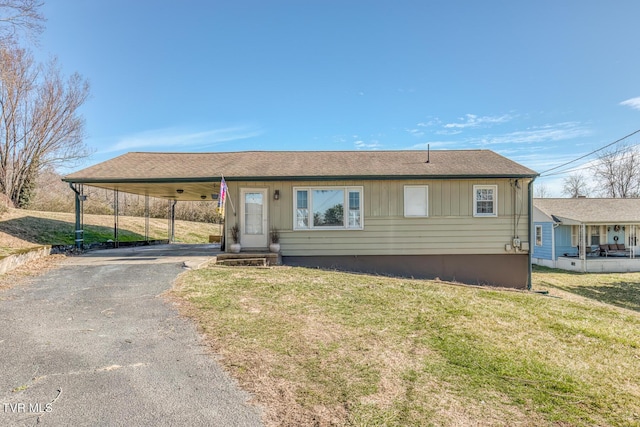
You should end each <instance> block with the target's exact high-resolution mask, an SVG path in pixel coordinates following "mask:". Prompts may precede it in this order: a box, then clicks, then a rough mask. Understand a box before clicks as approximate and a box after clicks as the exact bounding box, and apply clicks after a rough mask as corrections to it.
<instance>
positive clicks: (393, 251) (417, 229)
mask: <svg viewBox="0 0 640 427" xmlns="http://www.w3.org/2000/svg"><path fill="white" fill-rule="evenodd" d="M227 184H228V187H229V195H230V197H231V199H232V202H233V204H234V205H235V211H236V213H237V214H239V203H240V200H239V196H240V188H266V189H267V190H268V199H269V200H268V203H269V227H270V228H272V227H276V228H277V229H278V230H279V231H280V243H281V251H282V255H283V256H321V255H409V254H411V255H432V254H433V255H443V254H456V255H460V254H505V253H509V252H507V251H506V250H505V245H507V244H511V242H512V239H513V237H514V230H515V234H516V235H517V236H519V237H520V238H521V239H522V241H523V242H528V240H529V239H528V238H527V235H528V232H529V230H528V195H527V184H528V181H527V180H523V179H521V180H520V189H518V190H517V192H518V195H517V197H516V200H514V197H513V188H512V186H511V184H510V181H509V180H508V179H491V180H490V179H477V180H471V179H470V180H462V179H459V180H372V181H357V180H345V181H273V182H269V181H255V182H234V181H227ZM405 185H428V186H429V202H428V203H429V216H428V217H413V218H406V217H405V216H404V200H403V197H404V186H405ZM474 185H497V186H498V216H497V217H484V218H480V217H474V216H473V186H474ZM294 187H362V188H363V195H362V204H363V222H364V229H363V230H293V212H294V207H293V201H294V192H293V191H294ZM275 190H279V192H280V199H279V200H274V199H273V194H274V192H275ZM514 202H515V203H514ZM238 221H239V219H238V218H237V217H234V212H233V210H232V208H231V206H230V203H227V205H226V221H225V223H226V224H225V225H226V228H227V229H229V228H230V227H231V226H232V225H233V224H235V223H236V222H238ZM227 235H228V234H227Z"/></svg>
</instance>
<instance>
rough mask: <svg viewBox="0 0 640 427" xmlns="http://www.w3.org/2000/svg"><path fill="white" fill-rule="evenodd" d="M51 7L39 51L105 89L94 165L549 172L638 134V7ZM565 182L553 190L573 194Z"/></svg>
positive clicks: (76, 2)
mask: <svg viewBox="0 0 640 427" xmlns="http://www.w3.org/2000/svg"><path fill="white" fill-rule="evenodd" d="M43 12H44V14H45V15H46V17H47V19H48V22H47V24H46V27H47V28H46V31H45V32H44V34H43V35H42V38H41V43H40V46H39V47H36V48H34V49H35V51H36V52H37V54H38V55H39V56H40V55H42V57H43V58H44V57H45V56H46V55H49V54H53V55H56V56H57V57H58V58H59V60H60V62H61V64H62V66H63V69H64V71H65V73H67V74H70V73H71V72H74V71H78V72H79V73H80V74H82V75H83V76H84V77H86V78H87V79H89V81H90V82H91V88H92V90H91V93H92V95H91V98H90V99H89V101H88V102H87V103H86V105H85V106H84V107H83V110H82V113H83V115H84V117H85V118H86V129H87V133H88V138H87V140H86V142H87V145H88V146H89V147H90V148H91V149H93V150H94V154H93V155H92V157H91V158H90V159H88V160H87V161H86V162H84V163H83V164H82V165H80V166H79V167H85V166H88V165H90V164H93V163H97V162H99V161H103V160H106V159H109V158H112V157H115V156H116V155H119V154H122V153H125V152H127V151H187V152H199V151H239V150H367V149H378V150H403V149H423V148H424V149H426V147H427V144H430V146H431V149H475V148H487V149H491V150H494V151H496V152H498V153H500V154H503V155H505V156H507V157H509V158H511V159H513V160H515V161H517V162H520V163H522V164H524V165H526V166H528V167H531V168H533V169H534V170H536V171H538V172H542V171H544V170H546V169H549V168H551V167H553V166H556V165H559V164H561V163H563V162H565V161H567V160H570V159H573V158H575V157H578V156H580V155H583V154H585V153H588V152H590V151H591V150H594V149H596V148H599V147H601V146H603V145H605V144H608V143H610V142H612V141H614V140H616V139H618V138H620V137H622V136H624V135H626V134H629V133H631V132H633V131H635V130H637V129H640V43H639V42H638V40H640V39H639V36H638V17H639V16H640V2H639V1H637V0H621V1H618V0H612V1H605V0H602V1H594V0H553V1H548V0H536V1H526V2H524V1H512V0H509V1H506V0H505V1H494V0H486V1H472V0H469V1H455V0H453V1H445V0H442V1H427V0H422V1H402V0H399V1H348V0H341V1H333V0H323V1H314V0H291V1H278V0H274V1H265V0H261V1H244V0H234V1H224V2H223V1H214V0H210V1H204V0H189V1H186V0H185V1H177V0H174V1H167V0H154V1H146V0H145V1H143V0H135V1H133V0H109V1H87V0H55V1H54V0H49V1H47V3H46V4H45V6H44V9H43ZM639 135H640V134H639ZM634 138H635V137H634ZM634 138H631V139H630V140H629V141H628V142H629V143H633V144H637V143H638V142H640V141H638V139H640V138H635V139H634ZM587 160H589V159H585V161H587ZM561 178H562V176H555V177H550V178H545V179H540V180H539V181H538V182H543V183H546V185H547V186H548V187H549V189H551V190H552V193H553V194H554V195H557V196H559V195H560V194H559V182H560V181H561Z"/></svg>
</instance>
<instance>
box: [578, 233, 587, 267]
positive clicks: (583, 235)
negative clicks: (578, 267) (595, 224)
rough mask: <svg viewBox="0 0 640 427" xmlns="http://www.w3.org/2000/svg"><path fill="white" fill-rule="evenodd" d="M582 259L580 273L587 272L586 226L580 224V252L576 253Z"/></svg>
mask: <svg viewBox="0 0 640 427" xmlns="http://www.w3.org/2000/svg"><path fill="white" fill-rule="evenodd" d="M578 255H579V256H580V259H582V271H583V272H586V271H587V226H586V225H584V224H580V252H579V253H578Z"/></svg>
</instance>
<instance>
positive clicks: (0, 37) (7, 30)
mask: <svg viewBox="0 0 640 427" xmlns="http://www.w3.org/2000/svg"><path fill="white" fill-rule="evenodd" d="M43 4H44V3H43V2H42V1H39V0H0V47H1V46H6V45H8V44H11V43H12V42H15V41H16V39H17V35H18V33H19V32H20V31H23V32H24V33H26V34H27V36H28V37H30V38H31V39H32V40H33V39H34V38H35V36H37V35H39V34H40V33H42V31H43V30H44V21H45V18H44V16H43V15H42V14H41V13H40V11H39V9H40V7H41V6H42V5H43Z"/></svg>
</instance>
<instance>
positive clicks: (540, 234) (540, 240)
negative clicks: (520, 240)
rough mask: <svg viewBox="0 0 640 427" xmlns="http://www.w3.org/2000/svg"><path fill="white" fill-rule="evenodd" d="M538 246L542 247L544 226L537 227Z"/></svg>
mask: <svg viewBox="0 0 640 427" xmlns="http://www.w3.org/2000/svg"><path fill="white" fill-rule="evenodd" d="M536 246H542V226H541V225H536Z"/></svg>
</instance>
